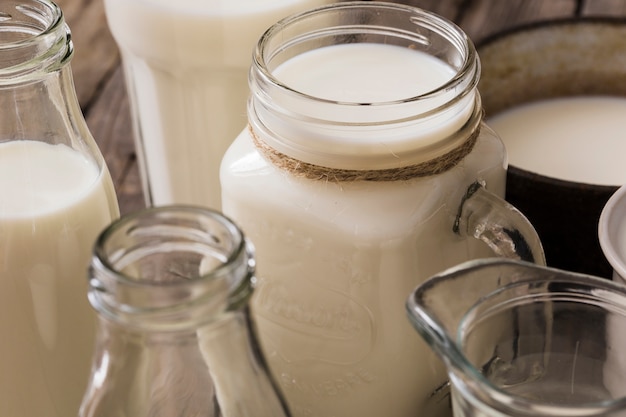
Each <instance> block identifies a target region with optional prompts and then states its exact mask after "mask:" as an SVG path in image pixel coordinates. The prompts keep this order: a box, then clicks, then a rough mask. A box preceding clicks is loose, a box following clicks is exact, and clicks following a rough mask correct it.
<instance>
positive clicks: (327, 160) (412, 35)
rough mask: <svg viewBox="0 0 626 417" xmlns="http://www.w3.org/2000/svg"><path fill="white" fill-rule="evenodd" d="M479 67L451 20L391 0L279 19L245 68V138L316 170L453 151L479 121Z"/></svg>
mask: <svg viewBox="0 0 626 417" xmlns="http://www.w3.org/2000/svg"><path fill="white" fill-rule="evenodd" d="M479 76H480V64H479V60H478V56H477V54H476V51H475V49H474V46H473V44H472V42H471V41H470V40H469V38H468V37H467V36H466V35H465V34H464V32H463V31H461V29H459V28H458V27H457V26H455V25H454V24H453V23H451V22H449V21H447V20H445V19H442V18H440V17H438V16H436V15H434V14H431V13H428V12H425V11H423V10H420V9H417V8H414V7H409V6H404V5H399V4H390V3H378V2H348V3H341V4H335V5H331V6H326V7H322V8H318V9H314V10H311V11H309V12H305V13H303V14H300V15H296V16H293V17H290V18H287V19H285V20H283V21H281V22H279V23H277V24H276V25H274V26H273V27H271V28H270V29H269V30H268V31H267V32H266V33H265V34H264V35H263V37H262V38H261V39H260V41H259V43H258V45H257V48H256V50H255V54H254V59H253V64H252V67H251V71H250V86H251V90H252V92H253V94H252V95H251V99H250V101H249V108H248V115H249V120H250V125H251V128H252V133H253V134H254V135H256V136H257V137H258V139H260V140H261V141H262V142H263V143H265V144H266V145H267V146H269V147H270V148H272V149H273V150H275V151H276V152H279V153H281V154H284V155H286V156H288V157H291V158H294V159H296V160H298V161H302V162H305V163H309V164H314V165H317V166H322V167H328V168H335V169H354V170H364V169H394V168H400V167H406V166H409V165H415V164H421V163H423V162H426V161H429V160H431V159H433V158H437V157H441V156H442V155H444V154H446V153H448V152H450V150H452V149H455V148H457V147H459V146H462V145H463V144H464V143H465V142H466V141H467V139H468V133H467V130H468V126H473V127H474V128H476V127H477V126H478V125H479V122H480V120H481V119H482V113H481V112H480V111H479V109H480V98H479V95H478V92H477V88H476V86H477V83H478V79H479Z"/></svg>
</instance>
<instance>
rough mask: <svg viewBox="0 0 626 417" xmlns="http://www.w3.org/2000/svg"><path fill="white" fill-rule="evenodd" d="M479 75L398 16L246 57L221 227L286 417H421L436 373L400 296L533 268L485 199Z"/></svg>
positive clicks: (471, 56) (328, 18)
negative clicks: (233, 251) (442, 273)
mask: <svg viewBox="0 0 626 417" xmlns="http://www.w3.org/2000/svg"><path fill="white" fill-rule="evenodd" d="M479 75H480V65H479V59H478V56H477V54H476V51H475V49H474V46H473V44H472V42H471V41H470V40H469V39H468V38H467V36H466V35H465V34H464V33H463V32H462V31H461V30H460V29H459V28H458V27H457V26H455V25H454V24H452V23H451V22H449V21H447V20H445V19H442V18H440V17H438V16H436V15H434V14H431V13H429V12H426V11H423V10H420V9H417V8H413V7H409V6H404V5H400V4H392V3H379V2H348V3H339V4H335V5H331V6H328V7H322V8H317V9H313V10H310V11H308V12H305V13H302V14H299V15H295V16H292V17H289V18H287V19H285V20H283V21H280V22H278V23H277V24H276V25H274V26H273V27H271V28H270V29H269V30H268V31H267V32H266V33H265V34H264V35H263V37H262V38H261V39H260V41H259V43H258V45H257V48H256V51H255V54H254V58H253V63H252V67H251V70H250V85H251V91H252V95H251V97H250V100H249V104H248V119H249V126H248V128H247V129H245V130H244V131H243V132H242V133H241V134H240V135H239V136H238V137H237V138H236V140H235V141H234V143H233V144H232V145H231V147H230V148H229V150H228V151H227V153H226V155H225V157H224V159H223V161H222V166H221V181H222V187H223V188H222V189H223V210H224V212H225V213H226V214H227V215H228V216H229V217H231V218H233V219H235V221H236V222H237V223H238V224H239V225H240V226H241V227H242V229H243V230H244V231H245V233H246V234H247V235H248V237H249V238H250V239H251V240H252V241H253V242H254V243H255V247H256V248H257V263H258V275H259V279H260V284H259V289H258V291H257V293H256V294H255V297H254V298H253V302H252V306H253V313H254V315H255V317H256V319H257V322H258V325H259V331H260V339H261V344H262V348H263V349H264V352H265V354H266V356H267V358H268V362H269V365H270V369H271V371H272V372H273V373H274V375H275V376H276V378H277V379H278V381H279V383H280V384H281V386H282V389H283V391H284V393H285V397H286V399H287V402H288V403H289V406H290V408H291V411H292V412H293V413H294V415H295V416H299V417H304V416H307V417H311V416H320V417H321V416H324V417H330V416H332V417H335V416H345V415H354V416H356V415H358V416H361V417H369V416H381V415H384V416H389V417H408V416H415V415H435V414H434V413H435V412H434V411H433V410H432V409H430V408H428V407H431V406H434V405H435V404H434V403H435V400H433V398H434V397H433V393H435V392H436V391H437V389H438V387H440V386H441V385H442V384H444V383H445V379H446V377H445V370H444V367H443V365H442V364H441V362H440V361H438V360H437V359H436V358H435V357H434V355H433V354H432V353H431V351H430V349H429V348H428V346H426V344H424V343H423V341H421V340H420V338H419V336H418V335H416V334H415V332H414V331H413V330H412V329H411V326H410V324H409V323H408V320H407V318H406V316H405V313H404V301H405V299H406V297H407V295H408V294H409V292H410V291H411V290H412V289H413V288H414V287H415V286H416V285H418V284H419V283H420V282H422V281H423V280H425V279H426V278H427V277H428V276H430V275H432V274H434V273H435V272H437V271H439V270H442V269H444V268H446V267H449V266H452V265H454V264H457V263H459V262H461V261H463V260H467V259H471V258H478V257H484V256H490V255H493V253H494V251H495V253H496V254H498V255H500V256H508V257H513V258H518V259H519V258H521V259H525V260H532V261H535V262H538V263H543V262H544V258H543V250H542V248H541V244H540V243H539V240H538V238H537V235H536V233H535V232H534V229H533V228H532V226H531V225H530V224H529V223H528V222H527V221H526V220H525V218H524V217H523V216H522V215H521V214H520V213H519V212H518V211H516V210H515V209H514V208H512V207H511V206H510V205H507V204H506V203H505V202H504V201H503V200H502V198H501V197H502V196H503V194H504V188H505V174H506V166H507V165H506V154H505V149H504V147H503V144H502V142H501V141H500V139H499V138H498V137H497V136H496V134H495V133H494V132H493V131H492V130H491V129H490V128H489V127H488V126H486V125H485V124H484V123H483V114H482V109H481V104H480V96H479V93H478V91H477V87H476V86H477V83H478V80H479ZM488 190H489V191H488ZM468 236H475V237H477V238H479V239H472V238H468ZM481 241H484V242H487V243H488V245H485V244H484V243H481ZM489 248H491V249H489ZM457 296H461V295H460V294H454V293H451V294H450V302H454V297H457ZM435 397H436V396H435ZM427 410H428V411H427ZM444 411H445V410H444ZM420 413H422V414H420Z"/></svg>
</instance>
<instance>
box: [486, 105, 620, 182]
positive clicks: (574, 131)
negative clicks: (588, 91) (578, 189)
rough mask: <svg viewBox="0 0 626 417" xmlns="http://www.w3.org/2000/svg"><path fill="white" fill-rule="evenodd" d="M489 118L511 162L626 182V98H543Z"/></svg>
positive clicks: (572, 176) (565, 175) (566, 175)
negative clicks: (625, 160) (625, 163)
mask: <svg viewBox="0 0 626 417" xmlns="http://www.w3.org/2000/svg"><path fill="white" fill-rule="evenodd" d="M488 123H489V125H490V126H491V127H492V128H493V129H494V130H496V131H497V132H498V133H499V134H500V136H501V137H502V140H503V141H504V143H505V145H506V147H507V150H508V154H509V163H510V164H511V165H513V166H516V167H519V168H522V169H525V170H527V171H531V172H535V173H539V174H542V175H546V176H549V177H553V178H558V179H561V180H568V181H576V182H581V183H586V184H599V185H621V184H624V183H626V166H625V165H624V155H625V154H626V136H625V135H624V132H626V98H623V97H608V96H606V97H604V96H597V97H596V96H577V97H568V98H559V99H551V100H542V101H537V102H533V103H529V104H524V105H519V106H516V107H513V108H511V109H507V110H504V111H502V112H501V113H498V114H494V115H492V116H491V117H490V118H489V121H488Z"/></svg>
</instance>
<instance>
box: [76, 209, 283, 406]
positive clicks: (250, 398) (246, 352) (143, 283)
mask: <svg viewBox="0 0 626 417" xmlns="http://www.w3.org/2000/svg"><path fill="white" fill-rule="evenodd" d="M254 267H255V264H254V256H253V251H252V246H251V245H250V244H249V243H248V242H247V240H246V239H245V238H244V236H243V234H242V233H241V232H240V230H239V229H238V228H237V226H236V225H234V224H233V223H232V222H230V221H229V220H228V219H226V218H225V217H224V216H222V215H220V214H219V213H217V212H213V211H210V210H206V209H202V208H196V207H184V206H163V207H159V208H152V209H146V210H143V211H139V212H136V213H131V214H128V215H126V216H124V217H122V218H121V219H120V220H118V221H117V222H114V223H113V224H112V225H111V226H110V227H108V228H107V229H106V230H105V231H104V232H103V233H102V234H101V235H100V237H99V238H98V240H97V242H96V245H95V249H94V257H93V260H92V263H91V268H90V281H89V284H90V286H89V300H90V302H91V304H92V306H93V307H94V309H95V310H96V311H97V312H98V316H99V331H98V339H97V346H96V351H95V356H94V363H93V368H92V375H91V380H90V384H89V388H88V390H87V392H86V393H85V397H84V401H83V405H82V406H81V412H80V416H81V417H111V416H133V417H159V416H162V417H172V416H203V417H211V416H215V417H218V416H219V417H221V416H223V417H246V416H248V417H282V416H287V415H288V414H287V412H286V409H285V408H284V402H283V401H282V399H281V397H280V395H279V394H278V392H277V391H276V390H275V385H274V384H273V382H272V379H271V378H270V377H269V373H268V372H267V370H266V366H265V362H264V360H263V358H262V357H261V356H260V354H259V348H258V345H257V342H256V337H255V333H254V328H253V323H252V321H251V320H250V316H249V309H248V299H249V297H250V295H251V294H252V291H253V286H254V282H255V277H254Z"/></svg>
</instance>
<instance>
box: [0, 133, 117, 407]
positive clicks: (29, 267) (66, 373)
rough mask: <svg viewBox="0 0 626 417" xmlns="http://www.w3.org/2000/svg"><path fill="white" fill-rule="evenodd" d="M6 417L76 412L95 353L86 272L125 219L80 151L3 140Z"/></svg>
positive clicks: (2, 395) (1, 319)
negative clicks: (114, 223)
mask: <svg viewBox="0 0 626 417" xmlns="http://www.w3.org/2000/svg"><path fill="white" fill-rule="evenodd" d="M0 195H2V196H3V198H2V199H1V200H0V248H2V250H1V251H0V334H2V335H3V342H2V343H1V344H0V355H1V356H0V357H2V358H3V359H1V360H0V375H2V376H1V377H0V415H2V416H20V417H42V416H49V417H65V416H75V415H77V414H78V408H79V405H80V401H81V399H82V396H83V394H84V391H85V388H86V384H87V379H88V376H89V370H90V365H91V355H92V352H93V348H94V334H95V313H94V312H93V310H92V309H91V307H90V305H89V303H88V301H87V266H88V264H89V259H90V256H91V253H92V249H93V244H94V241H95V238H96V236H97V234H98V233H99V232H100V230H101V229H103V228H104V227H105V226H106V225H107V224H108V223H109V222H110V221H111V220H112V218H113V217H117V216H118V215H119V213H118V209H117V206H116V205H115V203H114V202H115V201H116V200H115V198H114V190H113V185H112V183H111V180H110V176H109V174H108V172H107V171H104V170H103V171H101V170H99V169H97V168H96V167H95V165H94V164H93V163H92V162H91V161H88V160H86V159H85V158H84V157H83V156H82V155H81V154H79V153H78V152H76V151H73V150H71V149H70V148H69V147H67V146H65V145H49V144H46V143H42V142H37V141H14V142H6V143H0Z"/></svg>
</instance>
